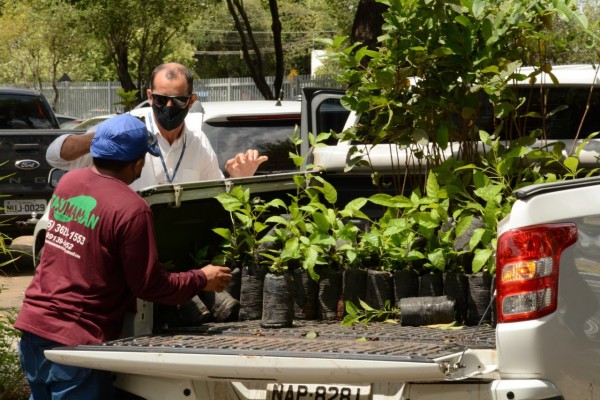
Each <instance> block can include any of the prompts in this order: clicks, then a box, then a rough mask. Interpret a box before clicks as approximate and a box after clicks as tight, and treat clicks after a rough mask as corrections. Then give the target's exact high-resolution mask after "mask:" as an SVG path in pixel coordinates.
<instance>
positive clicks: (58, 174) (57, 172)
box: [48, 168, 67, 188]
mask: <svg viewBox="0 0 600 400" xmlns="http://www.w3.org/2000/svg"><path fill="white" fill-rule="evenodd" d="M66 173H67V171H65V170H64V169H58V168H52V169H51V170H50V174H49V175H48V184H49V185H50V187H51V188H55V187H56V185H58V181H59V180H60V178H62V176H63V175H64V174H66Z"/></svg>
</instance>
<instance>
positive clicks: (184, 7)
mask: <svg viewBox="0 0 600 400" xmlns="http://www.w3.org/2000/svg"><path fill="white" fill-rule="evenodd" d="M201 4H202V2H201V0H190V1H185V2H178V3H176V2H164V1H161V0H149V1H145V2H139V1H136V0H81V1H79V2H78V3H77V5H78V7H79V9H80V10H81V11H82V15H83V16H84V18H83V23H84V24H85V25H86V26H87V27H88V29H89V30H90V31H91V32H92V33H93V34H94V36H95V37H96V38H97V39H98V40H99V41H101V42H102V43H103V44H104V47H105V49H106V51H107V53H108V55H109V57H110V60H111V61H112V63H113V65H114V68H115V70H116V73H117V76H118V78H119V81H120V82H121V87H122V88H123V89H124V90H125V91H127V92H130V91H133V90H136V89H138V90H139V89H144V88H145V87H144V86H145V85H146V80H147V79H148V78H149V77H150V73H151V71H152V69H154V67H156V65H158V64H160V63H162V62H164V61H165V60H167V58H168V61H181V60H178V59H176V58H175V57H169V56H172V55H174V54H175V53H174V48H175V47H176V46H174V45H173V42H174V41H175V40H176V38H178V37H184V38H185V36H186V32H187V29H188V26H189V24H190V23H191V22H192V21H193V20H194V19H195V17H196V13H195V10H196V9H197V8H198V7H200V6H201ZM190 50H191V49H190ZM188 62H189V60H188ZM139 93H140V100H141V98H142V96H143V93H144V90H140V91H139Z"/></svg>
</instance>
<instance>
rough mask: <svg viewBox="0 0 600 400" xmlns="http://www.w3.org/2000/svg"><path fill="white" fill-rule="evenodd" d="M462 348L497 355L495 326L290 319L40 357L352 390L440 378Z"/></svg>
mask: <svg viewBox="0 0 600 400" xmlns="http://www.w3.org/2000/svg"><path fill="white" fill-rule="evenodd" d="M467 347H469V348H470V349H488V350H493V349H495V331H494V328H492V327H487V326H486V327H480V328H475V327H463V328H461V329H455V330H454V329H439V328H429V327H405V326H399V325H396V324H389V323H371V324H369V325H368V326H365V325H358V326H352V327H344V326H341V325H340V323H339V322H335V323H325V322H316V321H296V322H295V324H294V326H293V327H292V328H283V329H264V328H262V327H261V326H260V321H244V322H232V323H219V324H216V323H215V324H206V325H203V326H200V327H196V328H188V329H185V330H181V329H178V330H177V331H176V332H175V331H174V332H166V333H163V334H154V335H146V336H140V337H136V338H126V339H121V340H116V341H112V342H107V343H103V344H101V345H95V346H93V345H86V346H77V347H63V348H58V349H54V350H51V351H46V356H47V357H48V358H49V359H51V360H53V361H56V362H60V363H64V364H72V365H80V366H85V367H91V368H97V369H106V370H111V371H115V372H123V373H131V372H132V371H135V373H136V374H142V375H151V376H163V377H164V376H169V377H174V378H175V377H177V378H185V379H206V380H228V381H237V380H251V381H257V380H258V381H271V382H288V383H302V382H304V383H306V382H311V383H322V382H324V383H327V382H339V383H348V384H352V383H354V384H358V383H365V382H389V381H424V380H433V379H436V380H440V379H445V378H447V375H446V374H445V371H444V370H443V368H441V367H440V366H441V365H442V364H443V361H444V360H454V361H455V360H456V359H457V358H458V357H460V356H461V355H462V354H463V352H464V351H465V349H466V348H467ZM466 359H468V357H467V358H466ZM300 360H301V361H300ZM485 368H486V366H482V365H477V366H473V365H472V366H469V367H468V368H467V369H474V370H480V371H481V370H483V369H485Z"/></svg>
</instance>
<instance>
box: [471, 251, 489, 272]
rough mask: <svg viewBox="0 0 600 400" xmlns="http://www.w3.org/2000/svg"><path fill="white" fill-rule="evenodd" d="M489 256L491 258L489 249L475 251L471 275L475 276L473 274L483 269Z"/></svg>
mask: <svg viewBox="0 0 600 400" xmlns="http://www.w3.org/2000/svg"><path fill="white" fill-rule="evenodd" d="M491 256H492V250H491V249H477V250H475V257H473V263H472V268H473V273H474V274H475V273H477V272H479V271H481V270H482V269H483V267H485V264H486V263H487V261H488V260H489V258H490V257H491Z"/></svg>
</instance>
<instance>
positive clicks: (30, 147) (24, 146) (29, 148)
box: [13, 143, 40, 153]
mask: <svg viewBox="0 0 600 400" xmlns="http://www.w3.org/2000/svg"><path fill="white" fill-rule="evenodd" d="M13 150H14V151H16V152H17V153H34V152H37V151H39V150H40V145H39V143H16V144H13Z"/></svg>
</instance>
